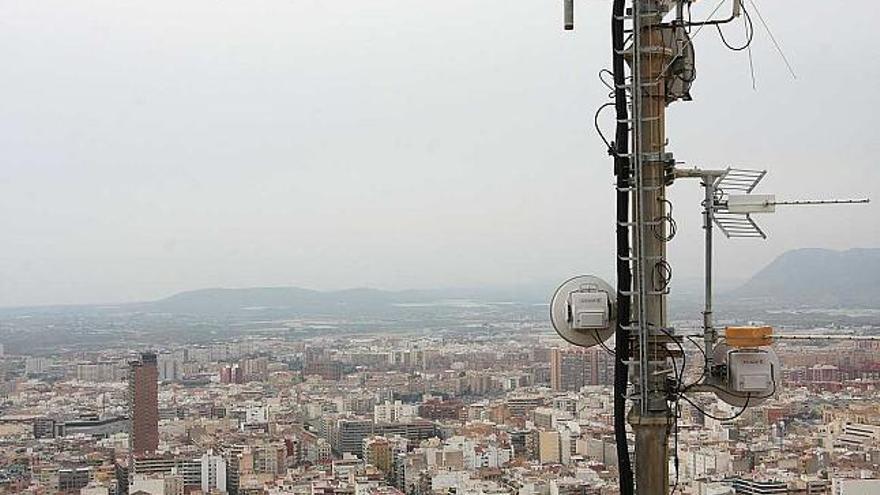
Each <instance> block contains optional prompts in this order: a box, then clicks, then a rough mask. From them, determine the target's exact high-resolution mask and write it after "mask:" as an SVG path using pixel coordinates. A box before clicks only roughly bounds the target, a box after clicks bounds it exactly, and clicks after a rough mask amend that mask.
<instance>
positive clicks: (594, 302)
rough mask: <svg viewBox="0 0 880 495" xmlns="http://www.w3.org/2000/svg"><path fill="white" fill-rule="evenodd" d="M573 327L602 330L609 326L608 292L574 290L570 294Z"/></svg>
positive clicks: (574, 328)
mask: <svg viewBox="0 0 880 495" xmlns="http://www.w3.org/2000/svg"><path fill="white" fill-rule="evenodd" d="M569 303H570V306H569V307H570V308H571V328H572V329H573V330H594V329H596V330H601V329H605V328H608V322H609V320H610V318H609V316H610V315H609V314H608V308H609V305H608V294H606V293H605V292H602V291H574V292H572V293H571V294H569Z"/></svg>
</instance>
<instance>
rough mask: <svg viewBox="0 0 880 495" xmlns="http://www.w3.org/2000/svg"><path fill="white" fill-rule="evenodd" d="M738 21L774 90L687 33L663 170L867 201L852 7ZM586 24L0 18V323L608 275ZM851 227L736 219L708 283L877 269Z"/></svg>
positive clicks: (488, 16)
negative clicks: (764, 171) (776, 268)
mask: <svg viewBox="0 0 880 495" xmlns="http://www.w3.org/2000/svg"><path fill="white" fill-rule="evenodd" d="M714 5H715V1H714V0H713V1H702V2H699V3H698V4H697V7H695V9H694V14H695V15H697V14H706V13H708V12H709V11H710V10H711V9H712V7H714ZM758 6H759V7H760V8H761V10H762V13H763V14H764V16H765V18H766V19H767V20H768V22H769V23H770V25H771V27H772V28H773V30H774V34H775V35H776V36H777V39H779V40H780V41H781V43H782V44H783V46H784V48H785V50H786V52H787V54H788V56H789V57H790V59H791V61H792V63H793V65H794V67H795V70H796V72H797V74H798V79H797V80H793V79H792V78H791V76H790V75H789V74H788V72H787V71H786V69H785V67H784V65H782V62H781V59H780V58H779V57H778V55H777V54H776V53H775V52H774V51H773V48H772V45H771V43H770V41H769V38H768V37H767V34H766V32H765V31H764V30H763V28H762V27H761V26H760V24H757V22H756V24H757V35H756V39H755V43H754V58H755V64H756V69H757V87H758V89H757V91H753V90H752V88H751V82H750V79H749V72H748V59H747V57H746V55H745V53H733V52H730V51H727V50H726V49H724V48H723V46H721V44H720V42H719V40H718V36H717V33H716V32H715V31H713V30H711V29H706V30H704V31H703V32H702V33H701V34H699V36H698V37H697V38H696V42H695V45H696V52H697V63H698V79H697V81H696V83H695V85H694V88H693V96H694V100H695V101H693V102H691V103H676V104H674V105H673V106H672V107H671V108H670V112H669V124H668V133H669V139H670V147H669V149H670V150H671V151H673V152H674V153H675V155H676V157H677V158H678V159H679V160H684V161H686V162H688V163H689V164H692V165H701V166H712V167H723V166H726V165H735V166H739V167H752V168H765V167H766V168H768V169H770V170H771V174H770V176H769V177H768V179H767V180H766V183H765V185H764V186H763V188H762V190H763V191H765V192H776V193H777V194H778V195H780V196H783V197H793V198H799V197H821V196H827V195H831V196H860V195H865V194H873V195H875V196H877V195H880V192H878V191H880V187H878V186H880V172H878V169H880V139H878V138H877V133H878V128H880V116H878V115H880V114H878V108H880V92H878V91H877V89H878V84H880V83H878V81H880V43H878V42H880V39H878V34H877V29H876V26H875V25H874V24H875V20H874V18H873V16H871V15H867V13H869V12H874V11H875V10H876V4H875V2H873V1H868V0H857V1H854V2H849V3H847V4H846V9H845V11H844V9H842V8H841V5H840V4H839V3H838V2H819V1H813V0H808V1H795V0H774V1H766V0H761V1H760V3H759V4H758ZM609 9H610V1H601V2H600V1H593V0H580V1H579V2H578V9H577V10H578V12H577V13H578V26H577V28H578V29H577V31H576V32H575V33H573V34H572V33H565V32H563V31H562V28H561V2H559V1H558V0H479V1H474V0H443V1H413V0H369V1H363V0H357V1H356V0H336V1H327V0H186V1H180V0H175V1H169V0H123V1H120V0H77V1H70V0H2V1H0V63H2V66H3V68H4V69H3V76H2V77H0V151H2V163H0V306H8V305H25V304H50V303H83V302H115V301H129V300H138V299H146V298H155V297H161V296H165V295H168V294H170V293H172V292H175V291H179V290H185V289H192V288H201V287H212V286H225V287H236V286H252V285H300V286H305V287H313V288H322V289H323V288H343V287H352V286H372V287H380V288H390V289H396V288H414V287H435V286H445V287H449V286H479V285H510V284H532V283H546V282H548V281H556V280H560V281H561V280H562V279H564V278H566V277H568V276H570V275H573V274H577V273H582V272H595V273H599V274H603V275H610V274H612V273H613V262H614V258H613V232H612V226H613V217H612V207H613V204H612V199H613V197H612V194H613V193H612V189H611V183H612V177H611V162H610V160H609V159H608V157H607V156H606V155H605V152H604V149H603V146H602V145H601V142H600V141H599V139H598V138H597V137H596V136H595V134H594V133H593V131H592V115H593V112H594V110H595V108H596V107H597V106H598V105H599V104H601V103H602V102H603V101H604V98H605V96H606V93H607V90H606V89H605V88H604V87H603V86H602V85H601V84H600V83H599V81H598V80H597V78H596V76H595V74H596V72H597V71H598V70H599V69H600V68H602V67H603V66H606V65H607V64H608V62H609V59H610V56H609V50H610V49H609V40H608V38H609V36H608V18H609ZM857 12H862V13H863V14H865V15H851V14H852V13H857ZM729 32H730V37H731V38H732V39H733V40H735V41H739V40H740V39H741V34H742V26H741V25H737V26H735V27H732V28H730V31H729ZM605 122H606V124H607V128H608V130H609V132H611V122H610V120H606V121H605ZM700 194H701V192H700V191H699V188H698V187H697V184H696V183H688V182H684V181H682V182H679V183H677V184H676V185H675V186H674V187H673V191H672V192H671V197H672V199H673V200H674V201H675V202H676V203H675V216H676V219H677V220H678V223H679V226H680V233H679V235H678V237H676V239H675V240H674V241H673V243H672V244H671V246H670V253H671V261H672V264H673V267H674V269H675V274H676V276H677V277H682V278H688V277H693V276H696V275H698V274H699V271H700V269H701V263H702V261H701V259H702V244H701V237H700V236H701V230H700V228H699V226H700V216H699V196H700ZM877 199H880V198H877ZM877 208H878V207H877V206H876V203H875V204H872V205H870V206H866V207H849V208H846V207H839V208H835V207H830V208H827V209H816V208H801V209H790V210H785V211H780V212H779V213H777V214H776V215H775V216H773V217H769V218H762V222H763V224H764V225H765V226H766V228H767V230H768V231H769V233H770V239H769V240H767V241H763V242H760V241H743V240H739V241H719V248H718V259H719V261H720V262H721V264H722V266H720V268H719V271H720V274H721V276H722V277H727V278H742V277H747V276H748V275H750V274H752V273H754V272H755V271H756V270H758V269H760V268H761V267H762V266H763V265H765V264H766V263H768V262H769V261H770V260H772V259H773V257H775V256H776V255H778V254H779V253H781V252H783V251H785V250H787V249H791V248H794V247H800V246H814V247H830V248H849V247H873V246H878V245H880V221H878V217H877V214H878V209H877Z"/></svg>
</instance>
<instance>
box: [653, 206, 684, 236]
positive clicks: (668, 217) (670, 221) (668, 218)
mask: <svg viewBox="0 0 880 495" xmlns="http://www.w3.org/2000/svg"><path fill="white" fill-rule="evenodd" d="M660 201H663V202H664V203H666V213H665V214H664V215H662V216H659V217H657V218H655V219H654V222H655V223H654V225H652V226H651V232H653V233H654V237H656V238H657V240H658V241H663V242H669V241H671V240H672V239H674V238H675V234H677V233H678V223H676V221H675V218H673V217H672V201H669V200H668V199H661V200H660ZM664 222H665V223H666V224H667V225H668V226H669V228H668V229H667V230H666V234H665V235H664V234H662V233H661V232H660V231H659V230H658V228H657V227H659V226H660V225H662V224H663V223H664Z"/></svg>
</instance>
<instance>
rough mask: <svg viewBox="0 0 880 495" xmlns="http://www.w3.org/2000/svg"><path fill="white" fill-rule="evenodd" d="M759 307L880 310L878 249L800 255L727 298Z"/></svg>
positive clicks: (778, 262) (786, 256)
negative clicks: (758, 305)
mask: <svg viewBox="0 0 880 495" xmlns="http://www.w3.org/2000/svg"><path fill="white" fill-rule="evenodd" d="M727 295H728V296H729V297H731V298H733V299H735V300H736V301H739V302H752V303H755V304H760V305H761V306H811V307H823V308H838V307H841V308H880V249H849V250H846V251H834V250H830V249H796V250H793V251H788V252H786V253H783V254H782V255H780V256H779V257H778V258H776V259H775V260H774V261H773V262H772V263H770V264H769V265H767V266H766V267H765V268H764V269H763V270H761V271H760V272H758V273H757V274H755V276H753V277H752V278H751V279H750V280H749V281H748V282H746V283H745V284H743V285H742V286H741V287H739V288H738V289H736V290H734V291H732V292H731V293H729V294H727Z"/></svg>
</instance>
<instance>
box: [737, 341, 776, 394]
mask: <svg viewBox="0 0 880 495" xmlns="http://www.w3.org/2000/svg"><path fill="white" fill-rule="evenodd" d="M727 378H728V383H729V385H730V388H731V390H733V391H735V392H742V393H747V392H758V393H760V392H763V393H767V392H769V391H770V390H771V389H772V385H773V365H772V363H771V361H770V355H769V354H768V353H766V352H764V351H759V350H732V351H730V352H729V353H728V355H727Z"/></svg>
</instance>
